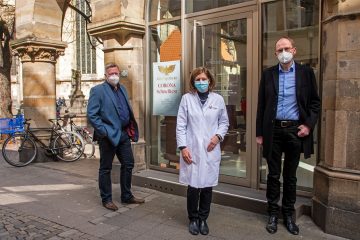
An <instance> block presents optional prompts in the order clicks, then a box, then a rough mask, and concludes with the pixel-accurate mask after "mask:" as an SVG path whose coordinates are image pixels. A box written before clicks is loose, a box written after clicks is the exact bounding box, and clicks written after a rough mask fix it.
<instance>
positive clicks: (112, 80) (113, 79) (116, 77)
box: [108, 75, 120, 85]
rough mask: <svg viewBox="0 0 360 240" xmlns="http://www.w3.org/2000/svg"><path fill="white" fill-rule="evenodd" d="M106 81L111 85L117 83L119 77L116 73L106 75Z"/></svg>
mask: <svg viewBox="0 0 360 240" xmlns="http://www.w3.org/2000/svg"><path fill="white" fill-rule="evenodd" d="M108 81H109V82H110V83H111V84H113V85H117V84H118V83H119V81H120V79H119V76H118V75H111V76H110V77H108Z"/></svg>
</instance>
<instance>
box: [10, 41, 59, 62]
mask: <svg viewBox="0 0 360 240" xmlns="http://www.w3.org/2000/svg"><path fill="white" fill-rule="evenodd" d="M15 52H16V53H17V54H18V56H19V57H20V59H21V61H22V62H53V63H55V62H56V60H57V58H58V57H59V56H62V55H64V49H57V48H51V47H40V46H31V45H30V46H24V47H19V48H16V49H15Z"/></svg>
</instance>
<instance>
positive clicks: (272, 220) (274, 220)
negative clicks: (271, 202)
mask: <svg viewBox="0 0 360 240" xmlns="http://www.w3.org/2000/svg"><path fill="white" fill-rule="evenodd" d="M277 224H278V217H277V216H275V215H271V216H270V217H269V220H268V223H267V224H266V230H267V231H268V232H269V233H271V234H274V233H276V231H277Z"/></svg>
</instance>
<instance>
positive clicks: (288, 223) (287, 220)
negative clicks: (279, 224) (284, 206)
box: [284, 216, 299, 235]
mask: <svg viewBox="0 0 360 240" xmlns="http://www.w3.org/2000/svg"><path fill="white" fill-rule="evenodd" d="M284 224H285V227H286V229H287V230H288V231H289V233H291V234H294V235H298V234H299V227H298V226H297V225H296V224H295V222H294V220H293V219H292V217H289V216H287V217H284Z"/></svg>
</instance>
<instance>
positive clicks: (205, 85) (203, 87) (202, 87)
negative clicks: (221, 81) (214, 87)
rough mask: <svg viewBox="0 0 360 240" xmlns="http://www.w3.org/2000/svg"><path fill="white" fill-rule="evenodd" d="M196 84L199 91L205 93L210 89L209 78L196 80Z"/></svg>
mask: <svg viewBox="0 0 360 240" xmlns="http://www.w3.org/2000/svg"><path fill="white" fill-rule="evenodd" d="M194 85H195V88H196V89H197V90H198V91H199V92H201V93H204V92H207V90H208V89H209V80H200V81H195V82H194Z"/></svg>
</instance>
